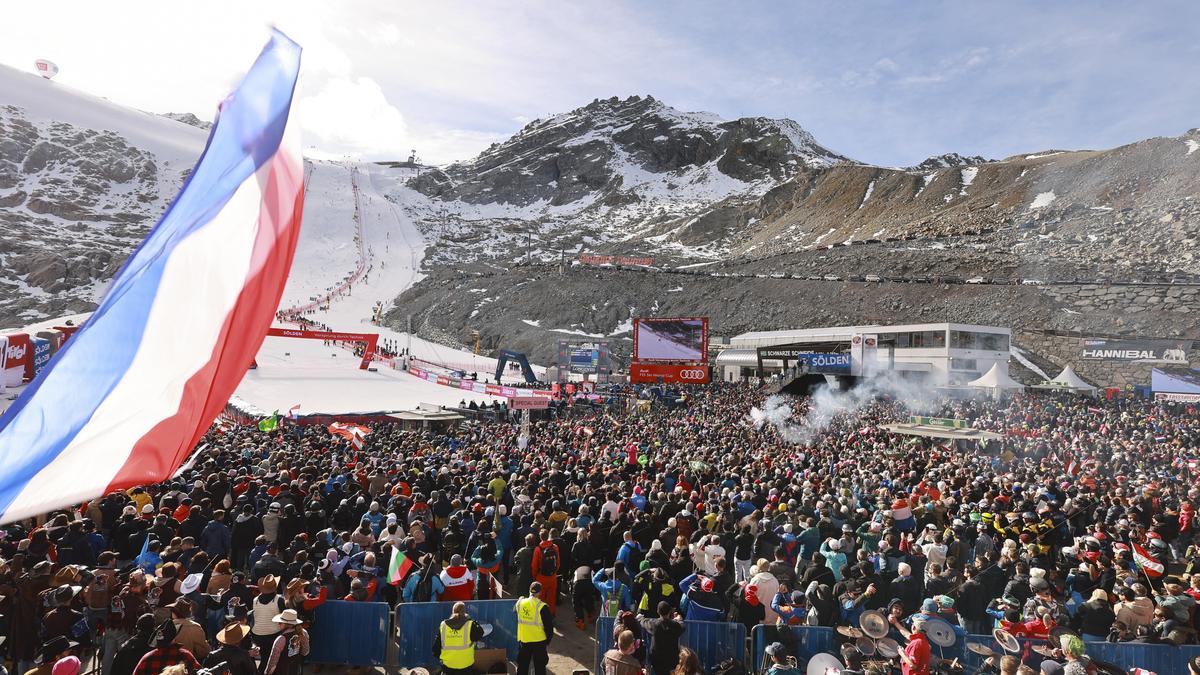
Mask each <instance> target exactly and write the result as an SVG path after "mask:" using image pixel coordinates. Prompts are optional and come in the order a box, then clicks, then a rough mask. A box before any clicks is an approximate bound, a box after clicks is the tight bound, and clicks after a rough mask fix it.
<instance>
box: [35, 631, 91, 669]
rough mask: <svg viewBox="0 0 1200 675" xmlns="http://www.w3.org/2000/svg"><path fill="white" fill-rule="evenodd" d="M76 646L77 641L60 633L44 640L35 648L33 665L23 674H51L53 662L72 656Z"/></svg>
mask: <svg viewBox="0 0 1200 675" xmlns="http://www.w3.org/2000/svg"><path fill="white" fill-rule="evenodd" d="M78 647H79V644H78V643H76V642H72V641H71V640H68V639H67V638H65V637H63V636H61V635H57V636H55V637H52V638H50V639H49V640H46V641H45V642H43V643H42V646H41V647H40V648H38V650H37V652H38V653H37V658H36V659H34V661H33V666H34V667H33V668H32V669H30V670H27V671H25V675H53V670H54V666H55V664H56V663H58V661H59V660H60V659H65V658H67V657H71V656H73V655H74V651H75V650H76V649H77V648H78ZM76 672H78V671H76Z"/></svg>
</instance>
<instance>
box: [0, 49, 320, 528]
mask: <svg viewBox="0 0 1200 675" xmlns="http://www.w3.org/2000/svg"><path fill="white" fill-rule="evenodd" d="M299 71H300V46H299V45H297V44H296V43H295V42H293V41H292V40H291V39H289V38H288V37H287V36H285V35H283V34H282V33H279V32H278V31H276V32H273V34H272V36H271V39H270V41H269V42H268V43H267V46H266V47H265V48H264V49H263V51H262V53H261V54H260V55H259V57H258V60H257V61H255V63H254V66H253V67H252V68H251V69H250V71H249V72H248V73H247V74H246V76H245V78H244V79H243V80H242V83H241V85H239V86H238V88H237V89H236V90H235V91H234V92H233V93H232V94H230V95H229V97H228V98H226V99H225V100H224V101H223V102H222V104H221V106H220V113H219V115H218V119H217V121H216V123H215V124H214V125H213V127H212V131H211V132H210V133H209V137H208V142H207V144H206V146H205V148H204V152H203V154H202V155H201V156H200V160H199V161H198V162H197V163H196V166H195V167H194V168H193V169H192V172H191V174H190V176H189V177H188V179H187V182H186V183H185V184H184V187H183V189H182V190H181V191H180V193H179V195H178V196H176V197H175V200H174V202H172V203H171V206H170V207H169V208H168V209H167V212H166V213H164V214H163V216H162V218H161V219H159V221H158V224H156V225H155V226H154V229H152V230H151V231H150V234H149V235H148V236H147V237H146V240H145V241H143V242H142V244H141V245H140V246H139V247H138V248H137V250H135V251H134V252H133V253H132V254H131V255H130V256H129V259H128V260H126V261H125V265H124V266H123V267H122V268H121V270H120V271H119V272H118V273H117V276H116V277H115V278H114V279H113V282H112V285H111V287H110V289H109V291H108V294H107V295H106V296H105V298H104V300H103V302H101V303H100V306H99V307H98V308H97V309H96V311H95V313H94V314H93V315H92V317H91V319H89V320H88V322H87V323H86V324H84V326H83V327H82V328H81V329H79V331H78V332H76V333H75V335H74V336H73V337H72V338H71V340H70V341H68V342H67V343H66V345H65V346H64V347H63V349H61V350H59V352H58V353H57V354H56V355H55V357H54V360H53V361H52V362H51V363H50V364H49V365H48V366H47V367H46V368H45V369H44V370H43V371H42V372H41V374H40V375H38V377H37V378H36V379H35V380H34V382H33V384H32V385H31V386H30V387H29V389H28V390H26V391H25V392H24V395H23V396H22V397H21V398H20V399H19V400H17V401H16V402H15V403H14V404H13V406H12V407H10V408H9V409H8V411H6V412H5V414H4V416H3V417H0V523H8V522H12V521H15V520H19V519H23V518H28V517H31V516H35V515H38V514H42V513H46V512H47V511H50V510H53V509H57V508H62V507H66V506H69V505H71V504H75V503H78V502H81V501H84V500H87V499H91V498H94V497H96V496H98V495H102V494H106V493H108V492H110V491H113V490H120V489H124V488H128V487H131V486H135V485H142V484H146V483H150V482H156V481H161V480H165V479H168V478H170V477H171V474H172V473H173V472H174V471H175V469H176V467H178V466H179V465H180V464H182V463H183V461H184V460H185V459H186V458H187V457H188V454H189V453H190V451H191V449H192V448H194V447H195V446H196V443H197V442H198V441H199V439H200V437H201V436H202V435H203V434H204V432H205V430H206V429H208V427H209V425H210V424H211V423H212V421H213V419H215V418H216V417H217V415H218V413H220V412H221V410H222V409H223V408H224V406H225V404H226V402H228V400H229V396H230V395H231V394H232V393H233V391H234V389H235V388H236V387H237V385H238V383H239V382H240V381H241V379H242V376H243V375H245V373H246V367H247V365H249V363H250V362H251V360H252V359H253V358H254V354H255V353H256V352H257V351H258V348H259V346H260V345H261V344H262V341H263V337H264V336H265V335H266V332H267V328H268V327H269V326H270V323H271V320H272V318H273V317H274V315H275V311H276V309H277V308H278V306H279V298H280V296H281V295H282V293H283V288H284V283H285V281H286V280H287V275H288V270H289V268H290V267H291V264H292V256H293V254H294V253H295V249H296V239H297V237H298V236H299V233H300V216H301V210H302V206H303V203H304V166H303V162H302V159H301V156H300V146H299V143H298V142H297V141H298V139H296V138H295V137H294V135H293V133H292V131H293V130H294V129H295V127H296V125H291V126H289V125H288V117H289V113H290V110H291V106H292V96H293V92H294V90H295V86H296V77H297V75H298V74H299Z"/></svg>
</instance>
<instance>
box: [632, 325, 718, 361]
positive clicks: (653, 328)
mask: <svg viewBox="0 0 1200 675" xmlns="http://www.w3.org/2000/svg"><path fill="white" fill-rule="evenodd" d="M636 324H637V325H636V327H635V328H634V359H635V360H638V361H704V360H705V353H704V352H705V349H706V347H707V342H708V320H707V319H704V318H689V319H637V320H636Z"/></svg>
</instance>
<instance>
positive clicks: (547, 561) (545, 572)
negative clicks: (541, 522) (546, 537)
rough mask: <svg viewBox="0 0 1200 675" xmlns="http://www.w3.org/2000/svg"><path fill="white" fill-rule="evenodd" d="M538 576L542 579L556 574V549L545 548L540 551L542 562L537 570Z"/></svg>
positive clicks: (553, 547)
mask: <svg viewBox="0 0 1200 675" xmlns="http://www.w3.org/2000/svg"><path fill="white" fill-rule="evenodd" d="M538 574H540V575H542V576H544V577H552V576H554V575H555V574H558V547H557V546H547V547H546V548H543V549H542V561H541V565H540V566H539V568H538Z"/></svg>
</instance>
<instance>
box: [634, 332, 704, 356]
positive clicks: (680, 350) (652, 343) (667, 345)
mask: <svg viewBox="0 0 1200 675" xmlns="http://www.w3.org/2000/svg"><path fill="white" fill-rule="evenodd" d="M637 338H638V353H639V354H640V355H641V356H642V358H650V359H670V360H679V361H699V360H700V352H699V351H698V350H696V349H695V348H694V347H692V346H690V345H681V344H679V343H678V342H675V341H674V340H669V339H667V338H666V337H664V336H662V335H660V334H659V333H655V332H654V331H653V330H651V329H650V326H649V325H647V324H644V323H643V324H638V335H637Z"/></svg>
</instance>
